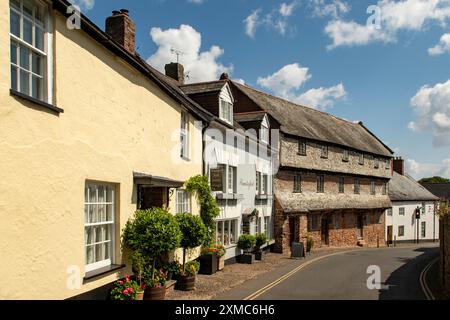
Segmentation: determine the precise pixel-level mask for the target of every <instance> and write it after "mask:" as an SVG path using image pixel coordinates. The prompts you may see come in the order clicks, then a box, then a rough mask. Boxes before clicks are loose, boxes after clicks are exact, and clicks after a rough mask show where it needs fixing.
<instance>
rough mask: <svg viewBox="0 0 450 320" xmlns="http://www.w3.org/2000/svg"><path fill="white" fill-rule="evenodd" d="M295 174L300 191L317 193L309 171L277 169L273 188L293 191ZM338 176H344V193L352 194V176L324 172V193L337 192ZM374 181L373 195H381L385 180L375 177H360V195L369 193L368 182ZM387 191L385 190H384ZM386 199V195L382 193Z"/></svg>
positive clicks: (313, 179) (315, 178)
mask: <svg viewBox="0 0 450 320" xmlns="http://www.w3.org/2000/svg"><path fill="white" fill-rule="evenodd" d="M296 174H300V175H301V177H302V193H305V194H307V193H317V174H316V173H313V172H309V171H302V170H300V171H289V170H282V171H279V172H278V174H277V176H276V177H275V181H274V183H275V185H274V189H275V190H277V189H278V190H282V191H287V192H293V191H294V177H295V175H296ZM339 177H344V194H354V181H355V178H354V177H353V176H348V175H345V174H342V175H334V174H333V175H331V174H328V175H327V174H325V189H324V191H325V192H324V193H325V194H334V195H337V194H339ZM372 180H374V181H375V196H382V195H383V194H382V188H383V182H385V181H386V180H383V179H377V178H361V179H360V195H361V196H364V195H370V183H371V181H372ZM386 193H387V190H386ZM384 197H385V198H386V199H387V197H388V196H387V195H384Z"/></svg>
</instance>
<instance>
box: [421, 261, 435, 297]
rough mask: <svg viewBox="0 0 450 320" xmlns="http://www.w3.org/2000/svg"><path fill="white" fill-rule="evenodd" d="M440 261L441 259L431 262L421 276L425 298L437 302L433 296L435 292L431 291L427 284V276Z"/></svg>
mask: <svg viewBox="0 0 450 320" xmlns="http://www.w3.org/2000/svg"><path fill="white" fill-rule="evenodd" d="M438 260H439V258H436V259H434V260H433V261H431V262H430V263H429V264H428V265H427V266H426V267H425V269H423V271H422V273H421V274H420V285H421V286H422V290H423V293H425V296H426V297H427V299H428V300H436V298H435V297H434V295H433V292H432V291H431V290H430V287H429V286H428V283H427V274H428V271H430V269H431V267H432V266H433V265H434V264H435V263H436V262H437V261H438Z"/></svg>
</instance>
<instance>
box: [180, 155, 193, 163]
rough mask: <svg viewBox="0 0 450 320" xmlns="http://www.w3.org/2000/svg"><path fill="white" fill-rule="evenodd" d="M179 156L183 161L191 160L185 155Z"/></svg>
mask: <svg viewBox="0 0 450 320" xmlns="http://www.w3.org/2000/svg"><path fill="white" fill-rule="evenodd" d="M180 158H181V159H182V160H184V161H187V162H190V161H191V159H190V158H188V157H185V156H180Z"/></svg>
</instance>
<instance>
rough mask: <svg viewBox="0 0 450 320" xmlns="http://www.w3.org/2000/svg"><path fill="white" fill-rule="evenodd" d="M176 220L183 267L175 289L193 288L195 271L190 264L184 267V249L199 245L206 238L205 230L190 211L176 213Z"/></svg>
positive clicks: (199, 220)
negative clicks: (179, 234)
mask: <svg viewBox="0 0 450 320" xmlns="http://www.w3.org/2000/svg"><path fill="white" fill-rule="evenodd" d="M176 220H177V221H178V225H179V228H180V231H181V235H182V236H181V242H180V246H181V248H183V267H182V274H181V275H180V276H179V278H178V281H177V283H176V284H175V289H177V290H183V291H190V290H194V289H195V275H196V274H197V272H198V269H199V268H198V269H197V270H196V271H195V272H191V271H193V269H192V264H193V263H190V264H189V268H191V269H189V268H186V251H187V250H189V249H194V248H197V247H198V246H200V245H201V244H202V243H203V242H204V241H205V238H206V235H207V230H206V227H205V225H204V223H203V221H202V219H201V218H200V217H199V216H194V215H192V214H191V213H182V214H177V215H176Z"/></svg>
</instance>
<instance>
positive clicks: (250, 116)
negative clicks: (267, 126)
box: [234, 111, 266, 123]
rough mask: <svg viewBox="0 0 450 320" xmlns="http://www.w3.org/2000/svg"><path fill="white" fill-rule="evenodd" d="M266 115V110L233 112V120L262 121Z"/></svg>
mask: <svg viewBox="0 0 450 320" xmlns="http://www.w3.org/2000/svg"><path fill="white" fill-rule="evenodd" d="M265 116H266V111H256V112H245V113H235V114H234V120H236V121H237V122H241V123H242V122H253V121H263V119H264V117H265Z"/></svg>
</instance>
